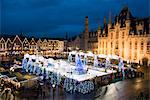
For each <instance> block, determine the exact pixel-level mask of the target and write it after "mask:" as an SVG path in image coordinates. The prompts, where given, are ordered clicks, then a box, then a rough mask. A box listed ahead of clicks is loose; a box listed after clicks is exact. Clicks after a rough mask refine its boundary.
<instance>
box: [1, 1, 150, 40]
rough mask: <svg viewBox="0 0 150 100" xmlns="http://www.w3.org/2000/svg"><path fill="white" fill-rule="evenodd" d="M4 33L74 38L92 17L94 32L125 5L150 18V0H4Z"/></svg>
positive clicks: (2, 27) (136, 13)
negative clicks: (87, 19) (86, 17)
mask: <svg viewBox="0 0 150 100" xmlns="http://www.w3.org/2000/svg"><path fill="white" fill-rule="evenodd" d="M0 1H1V4H0V6H1V8H0V10H1V13H0V14H1V16H0V18H1V22H0V23H1V24H0V25H1V26H0V28H1V33H5V34H14V35H15V34H19V33H20V32H23V34H24V35H26V36H36V37H49V38H51V37H58V38H59V37H65V34H66V32H68V35H69V36H70V37H71V36H74V35H77V34H80V33H81V32H82V31H84V18H85V16H89V24H90V30H91V29H93V30H95V29H96V28H97V26H98V23H100V24H101V26H102V23H103V18H104V16H106V18H108V15H109V12H111V16H112V17H114V16H115V15H116V14H119V12H120V10H121V9H122V8H123V7H124V6H128V7H129V9H130V11H131V12H132V15H133V16H135V17H139V18H143V17H149V16H150V11H149V9H150V8H149V5H150V0H0Z"/></svg>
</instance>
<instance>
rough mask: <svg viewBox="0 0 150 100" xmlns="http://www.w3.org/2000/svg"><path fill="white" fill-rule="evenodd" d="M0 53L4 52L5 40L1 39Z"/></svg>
mask: <svg viewBox="0 0 150 100" xmlns="http://www.w3.org/2000/svg"><path fill="white" fill-rule="evenodd" d="M0 51H5V40H4V38H3V37H2V38H1V39H0Z"/></svg>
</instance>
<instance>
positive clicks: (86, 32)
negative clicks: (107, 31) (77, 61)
mask: <svg viewBox="0 0 150 100" xmlns="http://www.w3.org/2000/svg"><path fill="white" fill-rule="evenodd" d="M88 24H89V21H88V16H86V17H85V31H84V33H83V47H84V50H85V51H86V50H88V40H89V25H88Z"/></svg>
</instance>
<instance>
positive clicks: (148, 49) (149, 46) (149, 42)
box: [147, 41, 150, 53]
mask: <svg viewBox="0 0 150 100" xmlns="http://www.w3.org/2000/svg"><path fill="white" fill-rule="evenodd" d="M147 52H148V53H150V41H148V42H147Z"/></svg>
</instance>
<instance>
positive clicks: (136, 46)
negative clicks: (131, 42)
mask: <svg viewBox="0 0 150 100" xmlns="http://www.w3.org/2000/svg"><path fill="white" fill-rule="evenodd" d="M135 49H136V50H137V41H135Z"/></svg>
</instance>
